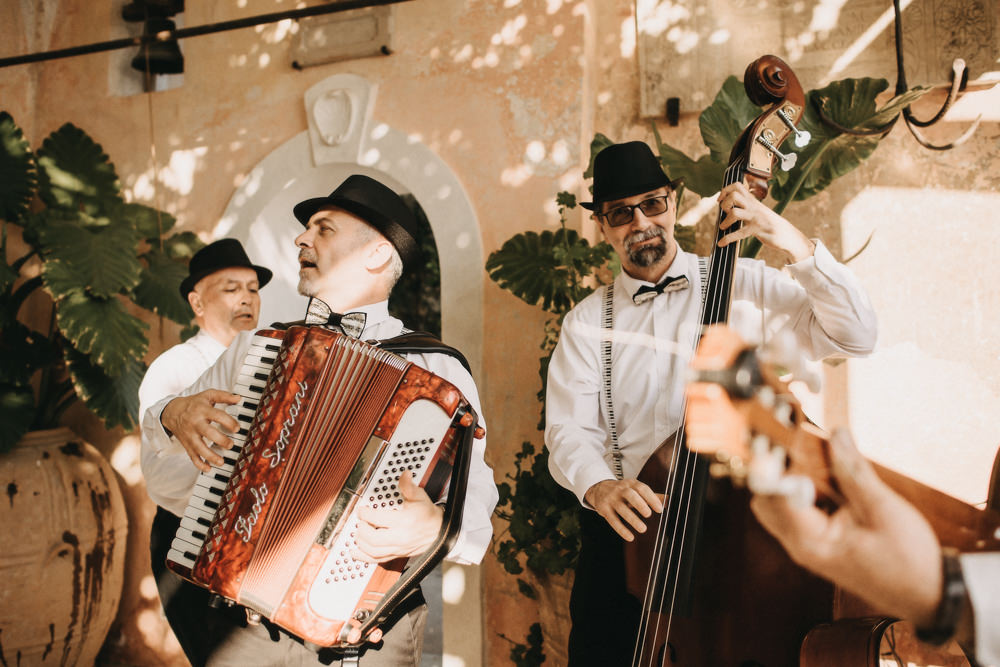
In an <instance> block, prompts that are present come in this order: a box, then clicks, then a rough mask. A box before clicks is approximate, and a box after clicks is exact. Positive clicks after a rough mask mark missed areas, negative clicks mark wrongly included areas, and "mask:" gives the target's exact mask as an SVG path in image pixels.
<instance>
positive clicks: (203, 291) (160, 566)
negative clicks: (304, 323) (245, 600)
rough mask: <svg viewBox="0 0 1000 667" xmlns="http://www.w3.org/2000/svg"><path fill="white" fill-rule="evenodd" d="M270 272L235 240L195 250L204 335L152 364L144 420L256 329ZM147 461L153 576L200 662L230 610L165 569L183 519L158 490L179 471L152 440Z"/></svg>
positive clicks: (184, 292) (144, 390)
mask: <svg viewBox="0 0 1000 667" xmlns="http://www.w3.org/2000/svg"><path fill="white" fill-rule="evenodd" d="M271 275H272V274H271V271H270V269H267V268H265V267H263V266H257V265H256V264H254V263H253V262H251V261H250V258H249V257H248V256H247V253H246V250H244V249H243V246H242V244H240V242H239V241H238V240H236V239H220V240H218V241H215V242H213V243H210V244H208V245H207V246H205V247H204V248H202V249H201V250H199V251H198V252H196V253H195V254H194V256H193V257H192V258H191V262H190V263H189V264H188V276H187V277H186V278H185V279H184V280H183V281H181V285H180V292H181V297H183V298H184V299H185V300H187V302H188V304H189V305H190V306H191V310H192V312H193V313H194V320H195V323H196V324H197V325H198V332H197V333H196V334H195V335H194V336H192V337H191V338H189V339H188V340H186V341H184V342H183V343H180V344H179V345H175V346H173V347H172V348H170V349H169V350H167V351H166V352H164V353H163V354H161V355H160V356H159V357H157V358H156V360H155V361H153V363H151V364H150V365H149V369H148V370H147V371H146V374H145V376H143V378H142V384H141V385H139V418H140V421H141V419H142V415H143V414H145V412H146V408H148V407H149V406H150V405H152V404H153V403H155V402H157V401H159V400H160V399H162V398H164V397H165V396H172V395H174V394H178V393H180V392H181V391H183V390H184V389H186V388H187V387H189V386H190V385H192V384H194V381H195V380H197V379H198V377H199V376H200V375H201V374H202V373H204V372H205V370H206V369H207V368H208V367H209V366H211V365H212V364H213V363H214V362H215V360H216V359H218V358H219V355H221V354H222V353H223V352H224V351H225V350H226V347H228V346H229V344H230V343H231V342H233V339H234V338H235V337H236V334H238V333H239V332H240V331H252V330H253V329H256V328H257V318H258V316H259V315H260V288H262V287H264V285H266V284H267V283H268V281H270V280H271ZM141 462H142V469H143V474H144V475H146V479H147V480H148V481H150V480H151V481H152V484H151V485H150V486H149V489H150V496H151V497H152V499H153V501H154V502H156V504H157V507H156V516H155V518H154V519H153V528H152V532H151V535H150V555H151V565H152V570H153V576H154V577H155V579H156V587H157V589H158V591H159V593H160V602H161V603H162V604H163V610H164V613H165V614H166V617H167V621H168V622H169V623H170V627H171V629H172V630H173V631H174V635H175V636H176V637H177V640H178V642H179V643H180V645H181V647H182V648H183V649H184V653H185V654H186V655H188V656H190V657H191V659H192V661H193V662H194V661H197V660H198V658H197V656H199V655H201V654H203V653H204V651H205V650H206V645H205V644H204V642H203V637H204V634H205V629H206V627H215V625H216V624H218V623H224V624H228V621H227V618H226V616H225V615H224V614H222V615H220V614H219V613H217V612H214V611H213V610H211V609H209V607H208V599H209V596H208V592H207V591H205V590H204V589H203V588H200V587H198V586H195V585H194V584H191V583H188V582H186V581H184V580H182V579H181V578H180V577H178V576H177V575H176V574H174V573H173V572H171V571H170V570H168V569H167V568H166V565H165V563H164V560H165V558H166V555H167V550H168V549H169V548H170V540H171V538H172V537H173V535H174V534H175V533H176V532H177V526H178V525H179V523H180V520H179V519H178V517H177V516H175V515H174V514H173V513H171V512H169V511H168V510H166V509H164V508H163V507H162V506H161V505H162V504H163V501H164V499H162V498H160V497H159V496H158V495H157V494H156V492H155V490H154V489H156V488H157V485H156V482H155V477H156V476H159V477H161V478H163V477H166V478H168V479H169V478H173V477H174V473H175V472H176V471H174V470H171V469H170V468H169V466H165V465H163V462H162V461H159V460H158V459H157V457H156V452H154V451H153V450H152V449H151V448H149V447H147V446H145V445H144V446H143V447H142V454H141ZM238 620H239V619H238V617H237V621H238Z"/></svg>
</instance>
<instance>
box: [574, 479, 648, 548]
mask: <svg viewBox="0 0 1000 667" xmlns="http://www.w3.org/2000/svg"><path fill="white" fill-rule="evenodd" d="M583 499H584V500H586V501H587V502H588V503H589V504H590V506H591V507H593V508H594V509H595V510H597V513H598V514H600V515H601V516H602V517H604V519H605V521H607V522H608V524H610V525H611V527H612V528H613V529H614V531H615V532H616V533H618V534H619V535H621V537H622V539H624V540H626V541H628V542H631V541H632V540H634V539H635V537H634V535H633V532H632V531H635V532H637V533H645V532H646V521H645V519H648V518H649V517H651V516H652V515H653V512H662V511H663V500H662V499H661V498H660V497H659V496H658V495H656V494H655V493H654V492H653V490H652V489H651V488H649V487H648V486H647V485H645V484H643V483H642V482H640V481H639V480H637V479H606V480H604V481H602V482H598V483H597V484H594V485H593V486H591V487H590V488H589V489H587V492H586V493H585V494H584V495H583Z"/></svg>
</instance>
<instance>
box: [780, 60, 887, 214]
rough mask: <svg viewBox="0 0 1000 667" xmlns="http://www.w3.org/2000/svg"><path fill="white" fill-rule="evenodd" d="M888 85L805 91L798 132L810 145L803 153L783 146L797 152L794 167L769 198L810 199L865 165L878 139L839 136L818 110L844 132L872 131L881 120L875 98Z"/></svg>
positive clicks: (855, 82) (860, 82) (845, 82)
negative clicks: (806, 135) (808, 136)
mask: <svg viewBox="0 0 1000 667" xmlns="http://www.w3.org/2000/svg"><path fill="white" fill-rule="evenodd" d="M888 85H889V84H888V82H887V81H886V80H885V79H871V78H863V79H842V80H840V81H834V82H833V83H831V84H830V85H828V86H826V87H825V88H821V89H818V90H811V91H809V93H808V95H807V96H806V110H805V113H804V114H803V117H802V120H801V122H800V123H799V128H800V129H802V130H806V131H808V132H809V133H810V134H811V135H812V140H811V141H810V142H809V144H808V145H806V146H805V147H803V148H797V147H794V145H793V144H792V143H791V142H788V143H786V144H784V146H783V149H784V150H793V151H795V152H796V153H798V162H797V164H796V166H795V169H793V170H792V171H791V172H790V173H789V176H788V178H786V179H779V180H778V181H777V182H776V183H775V184H774V185H773V186H772V188H771V196H772V197H774V198H775V199H777V200H779V201H784V200H786V199H788V198H789V197H790V196H792V195H793V194H794V199H795V200H802V199H808V198H809V197H812V196H813V195H815V194H817V193H819V192H822V191H823V190H824V189H826V188H827V187H828V186H829V185H830V184H831V183H832V182H833V181H835V180H836V179H838V178H840V177H841V176H843V175H845V174H847V173H848V172H850V171H852V170H853V169H855V168H857V167H858V166H859V165H860V164H861V163H862V162H864V161H865V160H866V159H867V158H868V157H869V156H870V155H871V154H872V153H873V152H874V151H875V149H876V148H877V147H878V143H879V141H880V139H881V136H879V135H874V136H853V135H847V134H841V133H840V132H839V131H838V130H836V129H834V128H832V127H830V126H829V125H826V124H825V123H823V122H822V120H821V119H820V117H819V114H818V112H817V109H819V108H822V109H823V113H824V114H825V115H826V116H827V117H828V118H830V119H831V120H833V121H835V122H837V123H838V124H839V125H842V126H843V127H846V128H850V129H870V128H871V127H872V126H873V123H874V122H875V120H874V119H876V118H879V117H880V116H879V115H878V114H877V110H876V97H878V95H879V94H880V93H882V91H884V90H885V89H886V88H887V87H888ZM890 118H891V117H890ZM876 124H877V125H884V124H885V123H876Z"/></svg>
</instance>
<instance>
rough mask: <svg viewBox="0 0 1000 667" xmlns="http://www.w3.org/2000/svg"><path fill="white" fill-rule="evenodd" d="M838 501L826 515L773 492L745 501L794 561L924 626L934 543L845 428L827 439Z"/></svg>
mask: <svg viewBox="0 0 1000 667" xmlns="http://www.w3.org/2000/svg"><path fill="white" fill-rule="evenodd" d="M830 458H831V467H832V474H833V477H834V479H835V480H836V481H837V484H838V485H839V487H840V491H841V493H842V494H843V496H844V502H843V504H842V505H841V506H840V507H839V508H838V509H837V510H836V511H835V512H834V513H833V514H827V513H826V512H824V511H822V510H821V509H819V508H817V507H816V506H814V505H810V506H808V507H795V506H793V505H792V504H791V503H790V502H789V501H788V499H787V498H785V497H784V496H778V495H755V496H754V497H753V499H752V500H751V501H750V507H751V509H752V510H753V513H754V514H755V515H756V516H757V519H758V520H759V521H760V523H761V524H762V525H763V526H764V528H766V529H767V530H768V531H769V532H770V533H772V534H773V535H774V536H775V537H776V538H777V539H778V541H779V542H780V543H781V544H782V546H783V547H784V548H785V549H786V550H787V551H788V554H789V556H791V558H792V560H794V561H795V562H796V563H798V564H799V565H802V566H803V567H805V568H806V569H808V570H811V571H812V572H814V573H816V574H818V575H820V576H822V577H824V578H826V579H829V580H831V581H832V582H833V583H835V584H837V585H838V586H841V587H842V588H844V589H845V590H847V591H848V592H850V593H852V594H853V595H856V596H857V597H859V598H861V599H863V600H865V601H866V602H868V603H869V604H871V605H873V606H874V607H876V608H877V609H880V610H881V611H883V612H885V613H887V614H891V615H893V616H897V617H899V618H904V619H907V620H910V621H912V622H913V623H914V624H915V625H916V626H917V627H930V626H931V625H932V624H933V621H934V615H935V612H936V610H937V608H938V605H939V603H940V600H941V587H942V581H941V579H942V572H941V567H942V566H941V547H940V545H939V544H938V540H937V536H936V535H935V534H934V531H933V530H932V529H931V526H930V524H929V523H928V522H927V519H925V518H924V516H923V515H922V514H921V513H920V512H919V511H918V510H917V509H916V508H915V507H914V506H913V505H911V504H910V503H908V502H907V501H906V500H904V499H903V498H902V497H901V496H900V495H899V494H897V493H896V492H895V491H893V490H892V489H890V488H889V487H888V486H887V485H886V484H885V482H883V481H882V479H881V478H880V477H879V476H878V474H877V473H876V472H875V469H874V468H873V467H872V466H871V464H870V463H869V462H868V461H867V460H865V458H864V457H863V456H862V455H861V452H859V451H858V449H857V447H855V445H854V442H853V440H852V439H851V436H850V435H849V434H848V433H847V432H846V431H837V432H835V433H834V434H833V436H832V437H831V438H830Z"/></svg>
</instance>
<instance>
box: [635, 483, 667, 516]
mask: <svg viewBox="0 0 1000 667" xmlns="http://www.w3.org/2000/svg"><path fill="white" fill-rule="evenodd" d="M636 490H637V491H638V493H639V495H641V496H642V499H643V501H645V503H646V505H647V506H648V507H649V509H651V510H653V511H654V512H662V511H663V496H662V495H661V494H659V493H656V492H655V491H653V490H652V489H651V488H649V487H648V486H646V485H645V484H642V485H640V486H638V487H637V489H636Z"/></svg>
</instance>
